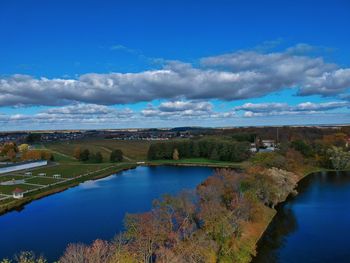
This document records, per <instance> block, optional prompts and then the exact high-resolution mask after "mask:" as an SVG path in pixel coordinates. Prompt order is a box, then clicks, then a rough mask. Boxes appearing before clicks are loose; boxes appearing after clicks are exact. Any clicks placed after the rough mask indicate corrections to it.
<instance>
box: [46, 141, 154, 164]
mask: <svg viewBox="0 0 350 263" xmlns="http://www.w3.org/2000/svg"><path fill="white" fill-rule="evenodd" d="M150 144H151V142H149V141H141V140H140V141H121V140H112V139H95V140H79V141H71V142H57V143H48V144H45V145H44V147H45V148H46V149H49V150H51V151H52V152H53V153H54V156H55V160H56V161H59V162H71V161H74V160H75V159H74V157H73V155H74V149H75V148H77V147H81V148H82V149H89V151H90V152H93V153H96V152H101V153H102V156H103V159H104V161H108V160H109V156H110V153H111V151H112V150H114V149H120V150H122V151H123V154H124V157H125V160H126V161H138V160H145V159H146V158H147V152H148V148H149V146H150Z"/></svg>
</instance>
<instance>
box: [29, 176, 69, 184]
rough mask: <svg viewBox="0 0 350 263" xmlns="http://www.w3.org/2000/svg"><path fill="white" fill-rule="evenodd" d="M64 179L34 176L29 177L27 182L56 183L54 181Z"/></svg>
mask: <svg viewBox="0 0 350 263" xmlns="http://www.w3.org/2000/svg"><path fill="white" fill-rule="evenodd" d="M62 180H63V179H54V178H50V177H33V178H30V179H27V180H26V183H29V184H41V185H48V184H54V183H57V182H60V181H62Z"/></svg>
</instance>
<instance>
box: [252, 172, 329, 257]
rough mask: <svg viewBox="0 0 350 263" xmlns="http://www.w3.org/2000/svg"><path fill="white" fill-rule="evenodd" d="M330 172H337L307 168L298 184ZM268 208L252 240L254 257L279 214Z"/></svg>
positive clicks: (280, 203)
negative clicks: (318, 174) (316, 174)
mask: <svg viewBox="0 0 350 263" xmlns="http://www.w3.org/2000/svg"><path fill="white" fill-rule="evenodd" d="M330 171H335V170H334V169H325V168H321V167H307V168H306V169H305V172H304V173H303V174H301V176H299V177H298V181H297V184H299V183H300V181H302V180H303V179H305V178H307V177H308V176H309V175H311V174H314V173H319V172H330ZM296 187H297V186H296ZM291 194H294V193H293V192H291V193H290V194H289V195H288V196H286V198H285V199H284V200H283V201H281V202H279V203H278V205H282V204H283V203H285V202H286V201H287V199H288V198H289V197H290V195H291ZM266 208H267V209H266V210H265V211H264V213H265V215H264V218H265V220H263V221H264V222H261V224H260V229H259V231H257V233H256V235H255V237H254V238H252V239H253V240H251V242H252V243H254V249H252V250H251V251H252V253H251V255H252V256H256V255H257V254H256V253H257V248H258V243H259V241H260V240H261V239H262V237H263V236H264V234H265V232H266V231H267V229H268V227H269V225H270V224H271V222H272V220H273V219H274V217H275V216H276V215H277V213H278V211H277V210H276V209H275V208H273V209H272V208H269V207H266ZM250 261H251V260H250ZM250 261H249V262H250Z"/></svg>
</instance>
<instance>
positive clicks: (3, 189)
mask: <svg viewBox="0 0 350 263" xmlns="http://www.w3.org/2000/svg"><path fill="white" fill-rule="evenodd" d="M17 187H18V188H21V189H22V190H25V191H26V190H31V189H35V188H38V187H36V186H33V185H27V184H18V185H0V194H12V192H13V190H15V189H16V188H17Z"/></svg>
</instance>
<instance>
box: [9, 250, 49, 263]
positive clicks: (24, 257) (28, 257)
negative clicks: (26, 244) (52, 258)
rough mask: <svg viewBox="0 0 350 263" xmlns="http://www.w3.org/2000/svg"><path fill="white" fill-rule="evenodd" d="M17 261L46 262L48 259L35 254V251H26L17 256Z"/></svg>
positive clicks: (22, 262)
mask: <svg viewBox="0 0 350 263" xmlns="http://www.w3.org/2000/svg"><path fill="white" fill-rule="evenodd" d="M15 261H16V262H17V263H46V262H47V260H46V259H45V258H44V257H42V256H39V257H37V256H35V254H34V253H33V252H28V251H24V252H21V253H19V254H18V255H16V256H15Z"/></svg>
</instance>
